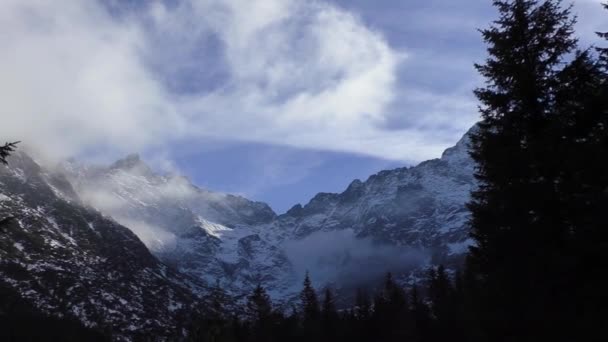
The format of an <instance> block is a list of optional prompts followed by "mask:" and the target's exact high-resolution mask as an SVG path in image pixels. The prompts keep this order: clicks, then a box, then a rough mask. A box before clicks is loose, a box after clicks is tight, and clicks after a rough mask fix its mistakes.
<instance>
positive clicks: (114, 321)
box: [0, 132, 475, 338]
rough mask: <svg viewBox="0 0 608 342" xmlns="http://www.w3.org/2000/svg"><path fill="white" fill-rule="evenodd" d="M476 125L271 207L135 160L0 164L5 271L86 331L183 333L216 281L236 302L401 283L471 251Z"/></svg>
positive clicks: (22, 158) (40, 303) (21, 289)
mask: <svg viewBox="0 0 608 342" xmlns="http://www.w3.org/2000/svg"><path fill="white" fill-rule="evenodd" d="M469 137H470V132H469V133H467V134H466V135H465V136H464V137H463V138H462V139H461V140H460V141H459V142H458V143H457V144H456V145H455V146H454V147H452V148H450V149H448V150H446V151H445V152H444V153H443V155H442V156H441V158H438V159H434V160H429V161H425V162H423V163H420V164H419V165H416V166H413V167H404V168H399V169H395V170H388V171H381V172H379V173H377V174H375V175H372V176H370V177H369V178H368V179H367V180H365V181H360V180H354V181H353V182H352V183H351V184H350V185H349V186H348V188H347V189H345V190H344V191H343V192H342V193H339V194H334V193H319V194H317V195H316V196H315V197H314V198H312V199H311V200H310V201H309V202H308V203H306V204H305V205H300V204H297V205H295V206H293V207H292V208H291V209H290V210H288V211H287V212H286V213H284V214H281V215H278V214H276V213H275V212H274V211H273V210H272V209H271V208H270V207H269V206H268V205H267V204H265V203H261V202H256V201H251V200H248V199H246V198H243V197H240V196H234V195H230V194H223V193H218V192H213V191H210V190H207V189H202V188H200V187H197V186H196V185H194V184H193V183H192V182H191V181H189V180H188V179H187V178H185V177H182V176H179V175H172V174H160V173H158V172H155V171H154V170H153V169H152V168H150V167H149V166H148V165H147V164H146V163H145V162H144V161H143V160H142V159H141V158H140V157H139V156H137V155H130V156H127V157H126V158H124V159H121V160H118V161H116V162H115V163H113V164H111V165H109V166H101V165H90V164H86V163H81V162H77V161H68V162H63V163H61V164H59V165H51V166H49V165H42V163H37V162H36V161H35V160H33V159H32V158H30V157H29V156H28V155H27V154H25V153H17V154H15V155H14V156H12V157H11V158H10V159H9V166H8V167H0V220H1V221H0V230H1V231H0V274H1V275H2V279H3V280H2V286H6V287H9V288H11V289H13V290H15V291H17V292H18V293H19V294H20V296H22V297H23V298H25V299H27V300H28V301H30V302H31V303H32V304H33V305H35V306H36V307H38V308H39V309H40V310H42V311H44V312H47V313H50V314H55V315H70V316H73V317H76V318H77V319H78V320H80V321H81V322H83V323H84V324H85V325H87V326H92V327H101V328H103V327H104V326H111V327H113V328H114V329H115V330H117V331H120V334H123V335H124V336H126V337H125V338H128V337H129V336H132V334H134V333H135V332H136V331H137V332H141V333H146V332H153V333H155V334H157V335H159V336H171V335H172V334H173V335H174V334H176V333H177V334H179V324H177V323H176V322H178V321H180V317H183V315H185V314H186V313H187V312H188V311H189V310H192V308H193V306H194V305H195V303H196V302H198V301H200V300H201V298H204V296H205V293H206V291H207V290H206V289H208V288H209V286H210V284H215V283H216V282H219V284H221V286H222V287H223V288H224V289H226V290H227V291H228V292H229V293H230V294H231V295H233V296H234V298H235V299H236V301H237V303H238V302H239V301H242V300H243V298H244V296H245V295H246V294H247V293H248V292H249V291H250V290H251V289H252V288H253V287H255V286H256V285H257V284H260V283H261V284H263V285H264V286H265V287H266V288H268V289H269V293H270V295H271V296H272V297H273V299H274V300H275V301H277V302H279V303H281V302H282V303H288V302H289V301H290V300H291V299H293V298H294V296H295V295H296V294H297V292H298V291H299V289H300V285H301V280H302V279H303V276H304V273H305V272H307V271H309V272H310V274H311V277H312V279H313V281H314V283H315V284H316V285H317V287H318V288H322V287H323V286H326V285H332V286H334V287H335V288H338V289H339V288H342V287H344V288H349V287H352V286H361V285H364V284H366V283H367V282H369V281H370V280H372V279H375V278H376V277H378V276H381V275H382V274H383V273H385V272H388V271H392V272H394V273H396V274H397V275H399V276H401V278H402V279H403V281H407V280H408V279H410V280H411V279H412V277H416V274H418V273H419V271H420V270H421V269H424V268H425V267H427V266H428V265H430V264H437V263H444V264H446V263H447V264H450V263H452V262H458V260H460V259H461V258H462V256H463V255H464V253H466V251H467V247H468V245H470V244H471V240H470V239H469V237H468V229H467V221H468V218H469V213H468V211H467V209H466V203H467V202H468V200H469V196H470V195H469V194H470V191H471V190H472V189H473V188H474V187H475V180H474V177H473V173H474V163H473V161H472V160H471V159H470V157H469V155H468V147H467V145H468V142H469Z"/></svg>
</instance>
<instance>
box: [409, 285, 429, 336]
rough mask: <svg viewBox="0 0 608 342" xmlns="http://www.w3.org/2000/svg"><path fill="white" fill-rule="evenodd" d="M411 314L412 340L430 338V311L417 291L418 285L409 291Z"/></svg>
mask: <svg viewBox="0 0 608 342" xmlns="http://www.w3.org/2000/svg"><path fill="white" fill-rule="evenodd" d="M410 305H411V315H412V339H411V340H412V341H416V342H425V341H430V340H431V337H430V335H431V313H430V310H429V307H428V306H427V305H426V304H425V303H424V301H423V299H422V298H421V296H420V294H419V293H418V286H414V287H413V288H412V291H411V292H410Z"/></svg>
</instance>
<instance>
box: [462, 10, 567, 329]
mask: <svg viewBox="0 0 608 342" xmlns="http://www.w3.org/2000/svg"><path fill="white" fill-rule="evenodd" d="M493 3H494V6H496V7H497V9H498V11H499V13H500V17H499V19H498V20H497V21H495V22H494V25H492V26H491V27H490V28H489V29H486V30H483V31H482V35H483V38H484V40H485V42H486V43H487V44H488V45H489V47H488V52H489V55H490V56H489V58H488V59H487V60H486V62H485V64H483V65H476V68H477V69H478V71H479V72H480V73H481V75H482V76H484V77H485V79H486V85H485V87H484V88H480V89H477V90H476V91H475V94H476V96H477V97H478V99H479V101H480V102H481V106H480V110H481V115H482V122H481V123H480V124H479V127H478V131H477V132H476V133H475V134H474V135H473V138H472V146H471V147H472V150H471V156H472V157H473V159H474V160H475V161H476V162H477V170H476V175H475V176H476V178H477V179H478V181H479V184H480V185H479V187H478V189H477V190H476V191H474V192H473V194H472V201H471V203H470V204H469V208H470V210H471V213H472V219H471V226H472V237H473V238H474V239H475V240H476V246H475V247H473V248H472V249H471V262H472V264H473V266H474V269H476V270H478V272H479V274H480V278H481V279H482V283H483V284H482V286H481V288H482V289H484V293H483V294H482V295H483V296H484V297H483V299H481V300H479V302H483V303H485V307H484V308H483V310H484V312H483V313H482V314H481V315H480V317H482V318H483V319H484V320H485V322H484V323H483V325H484V326H485V328H486V330H487V333H488V337H489V340H520V339H521V338H523V337H530V336H539V337H541V336H542V337H546V336H543V335H542V334H543V333H548V331H547V326H545V327H543V326H542V325H539V324H538V323H541V322H547V323H546V324H553V325H555V324H556V322H555V321H553V322H551V323H549V322H550V321H551V319H547V317H546V316H545V313H546V312H545V311H546V310H548V308H553V307H554V306H555V305H556V303H555V299H556V298H555V297H553V296H552V294H549V293H548V291H546V290H547V287H548V286H550V282H551V281H553V280H556V277H558V275H557V274H556V273H553V270H555V268H556V265H558V263H559V261H558V260H557V259H556V258H555V256H556V255H559V254H560V252H563V245H562V243H563V241H562V239H561V237H562V232H561V231H560V228H561V227H556V226H555V223H556V220H557V219H556V217H555V216H554V215H551V214H549V212H550V211H552V210H554V209H555V208H558V207H559V203H558V200H557V198H558V196H557V191H556V189H555V186H554V180H555V176H556V170H557V169H556V168H554V167H553V164H552V163H550V162H547V161H549V160H554V159H555V156H554V154H553V153H552V152H551V151H550V148H551V146H550V145H548V144H547V143H548V142H549V141H551V137H553V136H555V134H554V132H553V128H554V127H553V126H552V122H553V121H554V120H555V115H556V110H555V101H556V93H557V92H558V90H559V88H560V84H559V77H558V75H559V73H560V71H561V69H560V68H561V67H562V65H563V64H564V61H565V60H566V58H568V56H569V54H570V53H571V52H572V51H573V50H574V49H575V47H576V39H575V38H573V36H572V33H573V25H574V22H575V21H574V19H572V16H571V13H570V7H568V8H563V7H562V6H561V2H560V1H550V0H549V1H542V2H541V1H535V0H513V1H498V0H496V1H494V2H493ZM559 328H561V327H559V326H558V327H557V329H554V330H556V331H557V330H559ZM537 334H541V335H537Z"/></svg>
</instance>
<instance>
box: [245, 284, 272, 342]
mask: <svg viewBox="0 0 608 342" xmlns="http://www.w3.org/2000/svg"><path fill="white" fill-rule="evenodd" d="M245 317H246V319H247V322H248V323H249V324H250V329H251V332H250V334H251V336H250V338H251V341H256V342H266V341H272V340H273V339H272V332H273V328H274V327H273V318H274V317H273V311H272V301H271V300H270V296H269V295H268V293H266V289H265V288H264V287H262V285H261V284H258V286H256V288H255V289H254V290H253V292H252V293H251V295H249V297H247V306H246V309H245Z"/></svg>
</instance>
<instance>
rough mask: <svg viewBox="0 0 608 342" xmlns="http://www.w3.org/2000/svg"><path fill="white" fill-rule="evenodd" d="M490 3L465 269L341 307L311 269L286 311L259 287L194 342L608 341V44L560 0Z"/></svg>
mask: <svg viewBox="0 0 608 342" xmlns="http://www.w3.org/2000/svg"><path fill="white" fill-rule="evenodd" d="M493 3H494V6H495V7H496V9H497V10H498V13H499V17H498V18H497V19H496V20H495V21H494V22H493V23H492V25H491V26H490V27H489V28H487V29H484V30H482V31H481V34H482V37H483V40H484V41H485V43H486V44H487V51H488V58H487V59H486V60H485V61H484V62H483V63H479V64H476V65H475V67H476V68H477V70H478V71H479V73H480V74H481V75H482V76H483V78H484V79H485V85H484V86H483V87H481V88H479V89H476V90H475V95H476V96H477V98H478V100H479V108H480V111H481V116H482V121H481V122H480V123H479V124H478V127H477V130H476V132H475V133H474V135H473V139H472V140H473V142H472V145H471V147H470V154H471V156H472V157H473V159H474V160H475V161H476V163H477V168H476V174H475V177H476V178H477V180H478V181H479V183H480V186H479V188H478V189H477V190H476V191H475V192H474V193H473V194H472V195H473V199H472V201H471V202H470V203H469V209H470V210H471V212H472V219H471V221H470V229H471V233H470V234H471V236H472V237H473V239H474V240H475V246H474V247H471V249H470V252H469V255H468V257H467V259H466V262H465V263H464V264H463V265H462V268H461V269H460V270H459V271H457V272H447V271H446V269H445V268H444V267H441V266H440V267H439V268H432V269H430V270H429V271H428V274H427V277H426V280H425V281H422V282H420V283H418V284H416V285H414V286H409V287H403V286H400V285H399V284H397V283H396V282H395V281H394V279H393V278H392V276H391V274H388V275H387V276H386V279H385V281H384V283H383V284H379V286H378V290H376V291H375V292H374V293H366V291H364V290H360V291H358V292H357V294H356V301H355V305H354V306H353V307H351V308H347V309H341V310H337V309H336V305H335V302H334V294H333V292H332V290H331V289H326V290H325V291H324V292H323V293H320V294H317V293H316V292H315V291H314V290H313V288H312V285H311V283H310V280H309V277H308V276H307V277H306V280H305V282H304V284H303V289H302V293H301V298H300V304H299V306H297V307H294V308H293V310H291V311H289V312H280V311H275V310H273V306H272V303H271V301H270V299H269V297H268V295H267V294H266V292H265V289H264V287H263V284H262V285H260V286H258V287H257V288H256V289H255V291H254V292H253V293H252V294H251V295H250V296H249V297H248V302H247V303H248V304H247V308H246V315H244V316H243V317H240V318H237V317H229V316H224V315H223V314H222V313H221V312H222V311H221V310H220V311H217V312H216V313H215V314H211V315H208V316H206V317H205V318H204V319H201V320H200V321H197V322H196V323H195V328H194V329H195V330H194V331H195V334H194V335H193V339H194V340H197V341H446V340H451V341H604V340H606V339H608V334H607V333H606V330H605V328H606V327H608V295H606V293H605V291H606V289H608V276H607V275H606V274H605V273H606V270H608V258H607V257H606V255H605V253H606V251H608V210H607V208H608V49H606V48H602V47H601V44H602V43H601V42H600V43H598V46H599V47H586V46H580V45H579V43H578V41H577V39H576V37H575V32H574V25H575V23H576V18H575V16H574V14H573V13H572V7H569V6H568V5H567V4H565V3H562V2H560V1H553V0H552V1H535V0H514V1H494V2H493ZM604 7H606V8H607V9H608V5H604ZM607 14H608V13H607ZM598 36H600V37H601V38H608V33H598ZM605 45H606V44H605V42H604V45H603V46H605Z"/></svg>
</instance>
